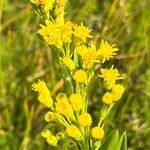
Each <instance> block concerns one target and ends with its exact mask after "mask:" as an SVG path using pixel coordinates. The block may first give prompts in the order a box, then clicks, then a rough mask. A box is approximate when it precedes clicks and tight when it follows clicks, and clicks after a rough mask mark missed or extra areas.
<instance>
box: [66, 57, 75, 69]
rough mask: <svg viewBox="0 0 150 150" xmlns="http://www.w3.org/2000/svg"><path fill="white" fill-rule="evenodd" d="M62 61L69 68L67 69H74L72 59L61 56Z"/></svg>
mask: <svg viewBox="0 0 150 150" xmlns="http://www.w3.org/2000/svg"><path fill="white" fill-rule="evenodd" d="M63 63H64V64H65V65H66V66H67V67H68V68H69V70H71V71H72V70H74V69H75V68H76V66H75V63H74V61H73V60H72V59H70V58H68V57H64V58H63Z"/></svg>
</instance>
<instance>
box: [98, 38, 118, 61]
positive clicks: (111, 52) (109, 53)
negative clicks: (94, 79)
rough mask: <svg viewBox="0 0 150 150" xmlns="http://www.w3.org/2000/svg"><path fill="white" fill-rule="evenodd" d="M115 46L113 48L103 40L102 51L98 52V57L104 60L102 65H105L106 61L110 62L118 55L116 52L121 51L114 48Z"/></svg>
mask: <svg viewBox="0 0 150 150" xmlns="http://www.w3.org/2000/svg"><path fill="white" fill-rule="evenodd" d="M114 46H115V44H113V45H112V46H111V45H109V44H108V43H107V42H104V41H103V40H102V43H101V45H100V49H99V50H98V55H99V56H100V57H101V58H102V63H104V62H105V61H106V60H109V59H110V58H113V57H114V56H115V55H116V51H118V50H119V49H118V48H114Z"/></svg>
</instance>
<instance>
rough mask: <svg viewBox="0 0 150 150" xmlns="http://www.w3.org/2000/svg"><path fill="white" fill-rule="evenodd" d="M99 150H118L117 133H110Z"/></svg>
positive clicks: (115, 131) (116, 131)
mask: <svg viewBox="0 0 150 150" xmlns="http://www.w3.org/2000/svg"><path fill="white" fill-rule="evenodd" d="M99 150H119V132H118V130H114V131H112V132H111V133H110V134H109V135H108V136H107V138H106V140H105V141H104V143H103V144H102V146H101V147H100V149H99Z"/></svg>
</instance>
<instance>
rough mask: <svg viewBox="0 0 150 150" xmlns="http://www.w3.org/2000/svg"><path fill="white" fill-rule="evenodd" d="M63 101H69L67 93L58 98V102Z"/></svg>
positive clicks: (60, 94) (59, 95)
mask: <svg viewBox="0 0 150 150" xmlns="http://www.w3.org/2000/svg"><path fill="white" fill-rule="evenodd" d="M61 100H64V101H68V98H67V96H66V94H65V93H59V94H58V95H57V96H56V101H57V102H58V101H61Z"/></svg>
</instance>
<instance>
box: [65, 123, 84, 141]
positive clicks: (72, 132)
mask: <svg viewBox="0 0 150 150" xmlns="http://www.w3.org/2000/svg"><path fill="white" fill-rule="evenodd" d="M66 132H67V134H68V136H70V137H72V138H74V139H76V140H77V141H80V140H81V139H82V134H81V132H80V130H79V129H78V128H77V127H76V126H75V125H71V126H69V127H67V129H66Z"/></svg>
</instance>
